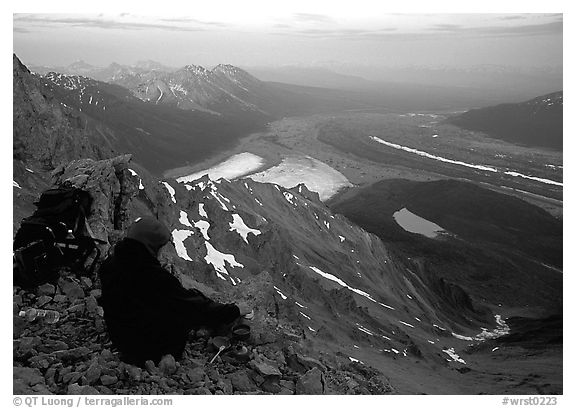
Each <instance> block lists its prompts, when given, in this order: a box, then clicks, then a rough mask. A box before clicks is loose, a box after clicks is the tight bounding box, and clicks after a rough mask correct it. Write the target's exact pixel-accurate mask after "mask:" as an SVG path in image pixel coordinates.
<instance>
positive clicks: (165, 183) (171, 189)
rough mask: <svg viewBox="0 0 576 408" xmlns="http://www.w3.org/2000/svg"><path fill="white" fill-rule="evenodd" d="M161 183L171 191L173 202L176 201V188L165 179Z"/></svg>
mask: <svg viewBox="0 0 576 408" xmlns="http://www.w3.org/2000/svg"><path fill="white" fill-rule="evenodd" d="M161 183H162V184H164V187H166V190H168V192H169V193H170V198H171V199H172V202H173V203H176V198H174V194H176V190H174V188H173V187H172V186H171V185H170V184H168V183H167V182H165V181H162V182H161Z"/></svg>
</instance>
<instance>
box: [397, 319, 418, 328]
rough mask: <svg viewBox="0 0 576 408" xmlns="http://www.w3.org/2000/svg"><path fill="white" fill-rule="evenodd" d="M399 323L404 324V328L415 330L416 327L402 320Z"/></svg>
mask: <svg viewBox="0 0 576 408" xmlns="http://www.w3.org/2000/svg"><path fill="white" fill-rule="evenodd" d="M398 322H400V323H402V324H403V325H404V326H408V327H412V328H414V326H413V325H411V324H410V323H406V322H403V321H402V320H398Z"/></svg>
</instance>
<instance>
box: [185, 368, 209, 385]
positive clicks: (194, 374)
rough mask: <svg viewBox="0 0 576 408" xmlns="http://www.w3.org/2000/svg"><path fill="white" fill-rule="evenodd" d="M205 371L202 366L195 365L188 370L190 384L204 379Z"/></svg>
mask: <svg viewBox="0 0 576 408" xmlns="http://www.w3.org/2000/svg"><path fill="white" fill-rule="evenodd" d="M205 375H206V372H205V371H204V369H203V368H202V367H196V368H193V369H192V370H190V371H188V379H189V380H190V384H197V383H199V382H200V381H204V377H205Z"/></svg>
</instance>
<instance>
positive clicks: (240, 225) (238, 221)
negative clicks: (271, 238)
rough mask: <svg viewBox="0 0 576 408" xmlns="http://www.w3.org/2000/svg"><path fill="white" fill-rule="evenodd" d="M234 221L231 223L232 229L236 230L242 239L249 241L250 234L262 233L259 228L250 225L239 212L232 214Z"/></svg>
mask: <svg viewBox="0 0 576 408" xmlns="http://www.w3.org/2000/svg"><path fill="white" fill-rule="evenodd" d="M232 218H233V222H231V223H230V224H229V225H230V231H236V232H237V233H238V234H239V235H240V236H241V237H242V239H243V240H244V241H245V242H246V243H248V234H250V233H251V234H254V235H260V234H261V232H260V231H259V230H257V229H253V228H250V227H248V226H247V225H246V224H245V223H244V220H243V219H242V217H240V215H238V214H232Z"/></svg>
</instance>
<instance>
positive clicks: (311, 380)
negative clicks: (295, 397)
mask: <svg viewBox="0 0 576 408" xmlns="http://www.w3.org/2000/svg"><path fill="white" fill-rule="evenodd" d="M324 393H325V390H324V376H323V374H322V372H321V371H320V370H319V369H318V368H317V367H314V368H313V369H311V370H308V371H307V372H306V374H304V375H303V376H302V377H300V378H299V379H298V382H297V383H296V394H300V395H322V394H324Z"/></svg>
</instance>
